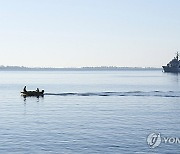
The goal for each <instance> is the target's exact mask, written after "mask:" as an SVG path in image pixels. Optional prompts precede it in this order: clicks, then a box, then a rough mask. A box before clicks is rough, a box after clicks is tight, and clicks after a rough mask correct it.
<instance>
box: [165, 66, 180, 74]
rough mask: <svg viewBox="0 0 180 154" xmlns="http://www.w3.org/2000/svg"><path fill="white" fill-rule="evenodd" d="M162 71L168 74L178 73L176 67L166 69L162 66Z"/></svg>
mask: <svg viewBox="0 0 180 154" xmlns="http://www.w3.org/2000/svg"><path fill="white" fill-rule="evenodd" d="M162 67H163V69H164V72H170V73H180V68H178V67H168V66H162Z"/></svg>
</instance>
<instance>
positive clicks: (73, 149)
mask: <svg viewBox="0 0 180 154" xmlns="http://www.w3.org/2000/svg"><path fill="white" fill-rule="evenodd" d="M24 85H26V86H27V90H33V89H36V88H37V87H39V88H40V89H44V90H45V96H44V97H43V98H36V97H27V98H26V99H24V98H23V97H21V96H20V91H21V90H22V89H23V87H24ZM151 133H160V134H161V136H164V137H173V138H175V137H176V138H178V137H180V76H179V75H177V74H169V73H162V72H161V71H117V72H116V71H109V72H104V71H103V72H91V71H90V72H81V71H79V72H68V71H67V72H61V71H59V72H33V71H32V72H31V71H29V72H17V71H14V72H0V153H3V154H5V153H8V154H9V153H13V154H14V153H17V154H21V153H22V154H26V153H27V154H30V153H38V154H45V153H52V154H54V153H57V154H61V153H66V154H71V153H73V154H74V153H75V154H76V153H77V154H91V153H93V154H95V153H98V154H111V153H112V154H116V153H117V154H121V153H122V154H124V153H145V154H146V153H180V144H179V143H172V142H173V139H171V143H170V142H168V143H166V144H165V143H161V144H160V145H159V146H158V147H156V148H150V147H149V145H148V144H147V136H148V135H149V134H151Z"/></svg>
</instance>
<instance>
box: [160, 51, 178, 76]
mask: <svg viewBox="0 0 180 154" xmlns="http://www.w3.org/2000/svg"><path fill="white" fill-rule="evenodd" d="M162 67H163V69H164V72H171V73H180V60H179V53H178V52H177V53H176V57H174V59H172V60H171V61H170V62H169V63H168V64H167V65H166V66H162Z"/></svg>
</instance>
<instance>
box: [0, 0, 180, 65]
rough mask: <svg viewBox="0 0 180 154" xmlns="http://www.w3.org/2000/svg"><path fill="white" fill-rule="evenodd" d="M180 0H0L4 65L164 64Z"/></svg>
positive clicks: (178, 35) (175, 37)
mask: <svg viewBox="0 0 180 154" xmlns="http://www.w3.org/2000/svg"><path fill="white" fill-rule="evenodd" d="M177 50H179V51H180V0H0V65H16V66H17V65H18V66H22V65H23V66H30V67H32V66H33V67H35V66H40V67H81V66H130V67H131V66H137V67H161V66H162V65H164V64H167V62H169V60H171V58H173V57H174V56H175V52H176V51H177Z"/></svg>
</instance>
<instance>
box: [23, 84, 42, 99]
mask: <svg viewBox="0 0 180 154" xmlns="http://www.w3.org/2000/svg"><path fill="white" fill-rule="evenodd" d="M21 95H22V96H24V97H26V96H36V97H39V96H44V90H42V91H39V88H37V90H35V91H27V90H26V86H25V87H24V89H23V91H21Z"/></svg>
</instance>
